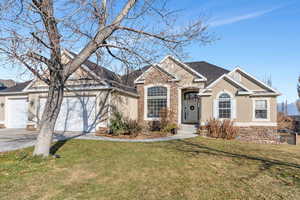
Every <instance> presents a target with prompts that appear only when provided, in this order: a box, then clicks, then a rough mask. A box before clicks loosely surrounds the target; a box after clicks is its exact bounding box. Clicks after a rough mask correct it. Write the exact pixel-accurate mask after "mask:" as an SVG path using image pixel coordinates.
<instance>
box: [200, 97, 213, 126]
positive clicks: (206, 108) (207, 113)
mask: <svg viewBox="0 0 300 200" xmlns="http://www.w3.org/2000/svg"><path fill="white" fill-rule="evenodd" d="M200 105H201V109H200V123H201V124H205V123H206V122H207V121H208V120H210V119H212V118H213V100H212V97H211V96H205V97H201V99H200Z"/></svg>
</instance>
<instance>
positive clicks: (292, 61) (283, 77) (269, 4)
mask: <svg viewBox="0 0 300 200" xmlns="http://www.w3.org/2000/svg"><path fill="white" fill-rule="evenodd" d="M170 5H172V7H174V9H180V8H182V9H183V11H182V12H181V13H180V14H181V16H182V19H180V21H182V22H185V21H187V20H193V19H196V18H197V17H198V16H205V19H207V23H208V24H209V25H210V28H209V31H210V32H211V33H212V34H213V35H215V36H216V37H217V38H219V39H218V40H216V41H215V42H213V43H212V44H210V45H205V46H199V45H196V44H194V45H191V46H190V47H189V48H187V49H186V50H187V52H188V53H189V59H188V61H200V60H204V61H207V62H210V63H212V64H216V65H218V66H220V67H224V68H227V69H233V68H235V67H236V66H240V67H241V68H243V69H244V70H246V71H247V72H249V73H251V74H253V75H254V76H256V77H257V78H259V79H264V78H265V77H271V78H272V82H273V86H274V87H275V88H276V89H277V90H278V91H280V92H281V93H282V96H281V97H280V98H279V100H278V101H282V100H285V99H286V98H287V99H288V101H289V102H292V101H295V100H296V98H297V92H296V84H297V77H298V75H299V74H300V1H299V0H286V1H282V0H265V1H262V0H185V1H180V0H172V1H171V3H170ZM21 72H22V71H20V69H19V68H13V69H11V68H10V69H9V70H8V69H5V68H1V70H0V77H1V78H2V79H3V78H4V79H6V78H12V79H15V80H18V81H22V80H24V76H23V75H20V74H21Z"/></svg>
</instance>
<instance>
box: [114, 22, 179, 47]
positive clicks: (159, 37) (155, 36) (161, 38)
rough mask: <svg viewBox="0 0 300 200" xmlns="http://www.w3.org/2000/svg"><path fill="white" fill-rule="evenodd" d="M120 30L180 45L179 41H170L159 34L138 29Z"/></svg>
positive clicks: (121, 27) (119, 27)
mask: <svg viewBox="0 0 300 200" xmlns="http://www.w3.org/2000/svg"><path fill="white" fill-rule="evenodd" d="M118 29H122V30H126V31H130V32H134V33H137V34H142V35H146V36H149V37H153V38H156V39H159V40H162V41H165V42H170V43H180V42H179V41H177V40H169V39H167V38H164V37H162V36H159V35H157V34H152V33H148V32H145V31H142V30H136V29H133V28H129V27H125V26H118Z"/></svg>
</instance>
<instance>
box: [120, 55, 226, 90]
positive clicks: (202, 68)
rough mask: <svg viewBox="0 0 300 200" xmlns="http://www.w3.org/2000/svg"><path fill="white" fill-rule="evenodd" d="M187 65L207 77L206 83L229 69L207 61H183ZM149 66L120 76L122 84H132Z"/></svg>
mask: <svg viewBox="0 0 300 200" xmlns="http://www.w3.org/2000/svg"><path fill="white" fill-rule="evenodd" d="M184 64H186V65H187V66H189V67H191V68H192V69H193V70H195V71H196V72H198V73H200V74H202V75H203V76H205V77H206V78H207V82H206V85H209V84H210V83H212V82H214V81H215V80H217V79H218V78H219V77H220V76H222V75H224V74H227V73H229V72H230V71H229V70H227V69H224V68H221V67H218V66H216V65H213V64H210V63H207V62H205V61H199V62H186V63H184ZM149 68H150V65H147V66H145V67H143V68H141V69H138V70H135V71H133V72H131V73H129V74H127V75H123V76H121V80H122V82H123V84H127V85H130V86H134V80H135V79H137V78H138V77H139V76H140V75H141V74H142V73H144V72H145V71H146V70H147V69H149Z"/></svg>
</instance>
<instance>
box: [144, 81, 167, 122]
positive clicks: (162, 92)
mask: <svg viewBox="0 0 300 200" xmlns="http://www.w3.org/2000/svg"><path fill="white" fill-rule="evenodd" d="M166 107H167V88H166V87H163V86H154V87H150V88H148V90H147V117H151V118H152V117H155V118H156V117H159V112H160V110H161V109H162V108H166Z"/></svg>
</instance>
